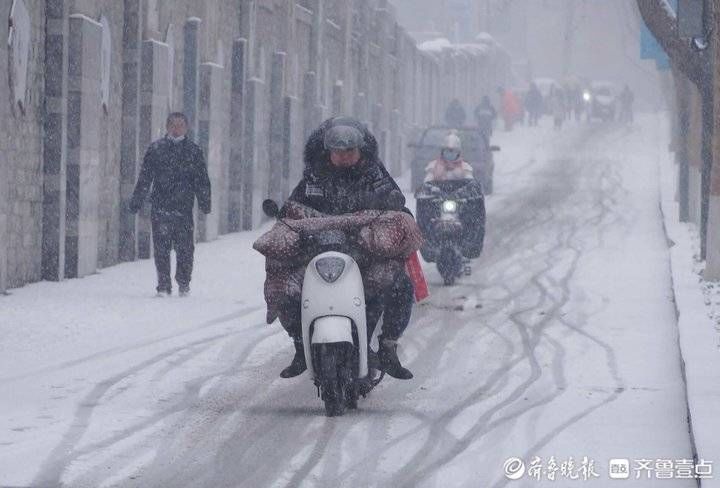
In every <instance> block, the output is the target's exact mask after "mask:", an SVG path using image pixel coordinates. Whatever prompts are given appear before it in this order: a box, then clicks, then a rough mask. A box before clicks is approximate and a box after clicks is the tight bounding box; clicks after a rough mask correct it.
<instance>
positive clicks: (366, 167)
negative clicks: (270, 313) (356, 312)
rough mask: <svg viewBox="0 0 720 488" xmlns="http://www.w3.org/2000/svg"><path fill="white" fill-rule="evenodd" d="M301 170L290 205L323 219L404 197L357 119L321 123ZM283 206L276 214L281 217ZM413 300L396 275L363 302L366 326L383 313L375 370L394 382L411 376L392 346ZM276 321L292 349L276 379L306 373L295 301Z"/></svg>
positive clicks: (408, 285)
mask: <svg viewBox="0 0 720 488" xmlns="http://www.w3.org/2000/svg"><path fill="white" fill-rule="evenodd" d="M304 159H305V171H304V173H303V178H302V180H301V181H300V183H299V184H298V185H297V187H295V189H294V190H293V192H292V194H291V195H290V198H289V201H290V202H295V203H299V204H302V205H305V206H308V207H310V208H313V209H315V210H317V211H318V212H322V213H324V214H328V215H342V214H348V213H354V212H358V211H361V210H393V209H394V208H391V204H390V203H389V202H390V201H392V200H393V198H389V197H390V194H391V193H392V194H393V196H394V197H396V198H397V197H398V196H399V197H400V198H402V202H401V203H402V205H404V197H402V194H401V193H400V188H399V187H398V185H397V183H396V182H395V181H394V180H393V178H392V177H391V176H390V174H389V173H388V171H387V170H386V169H385V167H384V165H383V163H382V161H380V158H379V151H378V144H377V140H376V139H375V137H374V136H373V135H372V133H371V132H370V131H369V130H368V129H367V127H366V126H365V125H364V124H363V123H361V122H360V121H358V120H356V119H353V118H350V117H334V118H331V119H329V120H326V121H325V122H323V123H322V124H321V125H320V127H318V129H316V130H315V131H314V132H313V133H312V134H311V135H310V138H309V139H308V141H307V143H306V146H305V154H304ZM285 211H286V208H283V209H282V210H281V216H284V215H285ZM413 302H414V290H413V284H412V282H411V280H410V278H409V277H408V276H407V274H406V273H405V272H404V271H402V272H400V273H398V276H397V277H396V278H395V281H394V283H393V284H392V285H391V286H390V287H389V289H387V290H384V291H383V292H381V293H379V295H378V297H377V298H376V299H374V300H368V303H367V308H366V310H367V317H368V322H367V323H368V328H369V329H370V328H371V327H372V328H374V326H375V324H376V323H377V322H378V320H379V318H380V315H381V314H383V313H384V316H383V325H382V332H381V334H380V336H379V337H378V339H379V343H380V348H379V350H378V360H379V365H378V367H379V369H381V370H383V371H385V372H386V373H387V374H389V375H390V376H392V377H394V378H398V379H410V378H412V377H413V375H412V373H411V372H410V371H409V370H408V369H407V368H405V367H403V366H402V364H401V363H400V360H399V358H398V355H397V342H398V340H399V339H400V336H401V335H402V333H403V332H404V330H405V328H406V327H407V326H408V323H409V322H410V315H411V312H412V306H413ZM279 315H280V322H281V324H282V326H283V328H284V329H285V330H286V331H287V333H288V335H289V336H290V337H291V338H292V339H293V343H294V345H295V356H294V357H293V359H292V362H291V363H290V365H289V366H288V367H287V368H285V369H284V370H283V371H282V372H281V373H280V376H281V377H282V378H292V377H295V376H298V375H300V374H301V373H302V372H303V371H305V370H306V369H307V364H306V362H305V354H304V351H303V344H302V330H301V313H300V303H294V302H291V303H287V304H286V306H284V307H282V309H281V310H280V311H279Z"/></svg>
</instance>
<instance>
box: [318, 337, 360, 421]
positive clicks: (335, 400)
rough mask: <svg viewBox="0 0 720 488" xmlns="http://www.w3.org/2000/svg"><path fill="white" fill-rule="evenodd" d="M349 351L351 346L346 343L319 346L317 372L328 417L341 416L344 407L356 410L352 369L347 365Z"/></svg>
mask: <svg viewBox="0 0 720 488" xmlns="http://www.w3.org/2000/svg"><path fill="white" fill-rule="evenodd" d="M349 350H352V344H349V343H346V342H340V343H330V344H320V345H319V351H318V363H319V364H318V366H319V368H317V370H318V371H319V372H320V388H321V390H322V400H323V402H324V403H325V414H326V415H327V416H328V417H338V416H340V415H343V414H344V413H345V408H346V407H347V408H357V397H356V396H354V394H353V393H354V391H353V386H352V385H353V381H352V369H351V368H350V367H349V364H348V363H349V362H350V360H351V358H352V354H351V353H350V351H349ZM353 400H354V402H353Z"/></svg>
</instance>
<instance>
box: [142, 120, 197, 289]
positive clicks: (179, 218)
mask: <svg viewBox="0 0 720 488" xmlns="http://www.w3.org/2000/svg"><path fill="white" fill-rule="evenodd" d="M187 132H188V121H187V118H186V117H185V115H184V114H182V113H180V112H175V113H172V114H170V115H169V116H168V118H167V134H166V135H165V137H163V138H162V139H159V140H157V141H155V142H153V143H152V144H151V145H150V148H149V149H148V150H147V153H145V158H144V159H143V163H142V168H141V170H140V176H139V178H138V181H137V185H136V186H135V191H134V193H133V196H132V199H131V200H130V211H131V212H132V213H137V212H138V211H139V210H140V208H142V205H143V201H144V200H145V198H146V196H147V194H148V192H150V189H151V187H152V192H151V194H150V202H151V205H152V209H151V213H150V216H151V217H150V221H151V224H152V239H153V252H154V254H155V256H154V257H155V267H156V269H157V276H158V286H157V294H158V296H160V297H162V296H169V295H171V294H172V281H171V278H170V251H171V250H172V249H175V253H176V255H177V267H176V272H175V281H176V282H177V284H178V287H179V293H180V295H181V296H184V295H187V294H188V293H189V292H190V279H191V277H192V269H193V255H194V252H195V239H194V226H195V223H194V220H193V206H194V204H195V198H197V201H198V206H199V207H200V210H201V211H202V212H203V213H205V214H209V213H210V209H211V203H210V202H211V200H210V179H209V177H208V171H207V165H206V163H205V157H204V155H203V152H202V149H200V147H199V146H198V145H197V144H195V143H194V142H193V141H191V140H189V139H188V137H187Z"/></svg>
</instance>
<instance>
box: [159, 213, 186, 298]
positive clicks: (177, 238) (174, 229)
mask: <svg viewBox="0 0 720 488" xmlns="http://www.w3.org/2000/svg"><path fill="white" fill-rule="evenodd" d="M150 221H151V223H152V238H153V252H154V255H155V256H154V257H155V268H156V269H157V276H158V286H157V290H158V291H167V292H169V291H171V290H172V280H171V278H170V251H171V250H173V249H175V254H176V258H177V265H176V268H175V281H177V283H178V285H180V286H187V285H189V284H190V279H191V278H192V270H193V255H194V253H195V236H194V232H193V230H194V222H193V216H192V214H189V215H186V214H182V213H170V212H163V211H156V210H153V211H152V213H151V220H150Z"/></svg>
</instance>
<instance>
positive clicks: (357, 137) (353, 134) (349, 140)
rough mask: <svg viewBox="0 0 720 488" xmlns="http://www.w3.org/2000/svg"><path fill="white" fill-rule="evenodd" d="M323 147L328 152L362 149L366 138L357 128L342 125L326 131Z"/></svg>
mask: <svg viewBox="0 0 720 488" xmlns="http://www.w3.org/2000/svg"><path fill="white" fill-rule="evenodd" d="M323 145H324V146H325V149H326V150H327V151H346V150H349V149H362V147H363V146H364V145H365V136H364V135H363V133H362V132H361V131H360V130H359V129H357V128H356V127H353V126H351V125H344V124H342V123H340V124H339V125H336V126H334V127H330V128H329V129H327V130H326V131H325V139H324V140H323Z"/></svg>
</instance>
